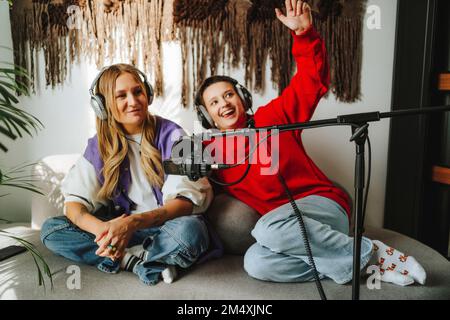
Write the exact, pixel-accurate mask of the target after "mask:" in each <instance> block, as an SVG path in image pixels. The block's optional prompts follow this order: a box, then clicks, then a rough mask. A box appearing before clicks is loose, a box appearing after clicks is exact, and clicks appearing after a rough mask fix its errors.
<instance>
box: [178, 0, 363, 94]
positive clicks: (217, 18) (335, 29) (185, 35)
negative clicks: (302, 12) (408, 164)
mask: <svg viewBox="0 0 450 320" xmlns="http://www.w3.org/2000/svg"><path fill="white" fill-rule="evenodd" d="M308 2H309V3H310V5H311V7H312V8H313V16H314V24H315V27H316V29H317V30H318V32H319V33H320V34H321V35H322V37H323V38H324V40H325V42H326V47H327V50H328V54H329V60H330V68H331V92H333V93H334V94H335V95H336V98H337V100H338V101H342V102H355V101H357V100H359V99H360V96H361V87H360V83H361V79H360V78H361V64H362V31H363V30H362V25H363V18H364V13H365V4H366V0H310V1H308ZM284 6H285V1H284V0H252V1H250V0H175V3H174V20H175V24H176V26H177V28H178V29H179V30H180V33H179V37H180V40H181V47H182V52H183V57H188V56H189V54H190V55H191V57H192V61H189V59H184V60H183V63H184V66H183V71H184V81H183V101H184V102H185V103H186V101H187V99H188V94H189V93H190V92H192V91H194V92H195V89H196V88H197V87H198V86H199V85H200V83H201V81H202V79H205V77H206V76H207V73H209V75H211V74H217V73H218V72H219V73H221V71H222V70H220V71H219V70H217V68H218V66H219V62H221V63H223V65H222V66H227V67H238V66H239V65H240V63H241V62H242V63H243V65H244V66H245V85H246V86H247V87H248V88H249V89H251V90H252V91H255V92H264V89H265V88H264V83H265V80H266V79H265V74H266V72H265V67H266V62H267V59H270V60H271V79H270V80H271V82H272V83H273V84H274V86H275V87H277V88H278V91H279V93H281V91H282V90H283V89H284V88H285V87H286V86H287V85H288V83H289V80H290V78H291V76H292V74H293V71H294V68H295V66H294V64H293V59H292V56H291V52H290V49H289V48H291V46H292V37H291V35H290V33H289V32H287V30H286V27H284V26H283V25H282V23H280V22H279V21H278V19H276V17H275V13H274V11H275V8H276V7H278V8H284ZM190 65H192V70H190V69H189V67H190ZM208 71H209V72H208ZM191 77H193V81H191V80H190V79H191ZM190 83H193V86H194V87H193V88H190V87H189V84H190ZM191 89H192V90H191Z"/></svg>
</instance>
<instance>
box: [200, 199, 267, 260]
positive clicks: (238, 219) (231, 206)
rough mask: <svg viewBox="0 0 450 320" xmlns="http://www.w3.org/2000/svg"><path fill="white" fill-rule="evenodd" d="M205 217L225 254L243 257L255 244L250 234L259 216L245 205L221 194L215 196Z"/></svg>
mask: <svg viewBox="0 0 450 320" xmlns="http://www.w3.org/2000/svg"><path fill="white" fill-rule="evenodd" d="M206 215H207V217H208V220H209V222H210V223H211V225H212V226H213V228H214V229H215V231H216V232H217V234H218V236H219V238H220V239H221V240H222V243H223V246H224V250H225V253H228V254H235V255H243V254H244V253H245V252H246V251H247V249H248V248H249V247H250V246H251V245H252V244H253V243H255V238H253V237H252V235H251V234H250V232H251V231H252V229H253V228H254V227H255V224H256V222H257V221H258V219H259V218H260V217H261V215H260V214H258V213H257V212H256V211H255V210H254V209H252V208H250V207H249V206H247V205H246V204H245V203H243V202H241V201H239V200H237V199H236V198H233V197H231V196H230V195H228V194H225V193H221V194H218V195H216V197H215V198H214V200H213V202H212V203H211V206H210V207H209V209H208V211H207V212H206Z"/></svg>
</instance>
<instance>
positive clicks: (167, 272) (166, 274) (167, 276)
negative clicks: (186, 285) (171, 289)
mask: <svg viewBox="0 0 450 320" xmlns="http://www.w3.org/2000/svg"><path fill="white" fill-rule="evenodd" d="M177 275H178V274H177V268H176V267H175V266H172V265H168V266H167V268H166V269H164V270H163V272H161V276H162V278H163V281H164V282H165V283H172V282H173V281H174V280H175V279H176V278H177Z"/></svg>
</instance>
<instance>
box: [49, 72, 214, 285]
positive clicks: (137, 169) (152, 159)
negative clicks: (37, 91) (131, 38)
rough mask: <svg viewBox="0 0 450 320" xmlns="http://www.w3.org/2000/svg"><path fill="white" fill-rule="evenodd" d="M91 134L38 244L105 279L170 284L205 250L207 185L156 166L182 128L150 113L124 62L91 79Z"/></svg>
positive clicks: (149, 94) (145, 94)
mask: <svg viewBox="0 0 450 320" xmlns="http://www.w3.org/2000/svg"><path fill="white" fill-rule="evenodd" d="M90 94H91V106H92V107H93V109H94V112H95V114H96V115H97V119H96V127H97V135H96V136H95V137H93V138H91V139H89V141H88V145H87V148H86V150H85V152H84V154H83V156H82V157H80V159H79V160H78V161H77V163H76V164H75V166H74V167H73V168H72V169H71V170H70V172H69V173H68V175H67V176H66V178H65V179H64V181H63V185H62V192H63V195H64V197H65V207H64V216H60V217H55V218H50V219H48V220H47V221H46V222H45V223H44V225H43V227H42V230H41V240H42V242H43V243H44V245H45V246H46V247H47V248H48V249H50V250H51V251H52V252H54V253H56V254H59V255H62V256H64V257H66V258H68V259H70V260H72V261H75V262H80V263H85V264H89V265H94V266H96V267H97V268H98V269H99V270H101V271H104V272H107V273H117V272H119V270H127V271H132V272H133V273H135V274H136V275H137V276H138V277H139V279H140V280H141V281H142V282H143V283H145V284H147V285H153V284H156V283H157V282H158V281H159V280H160V279H164V281H165V282H168V283H170V282H172V281H173V280H174V278H175V276H176V268H175V266H179V267H182V268H187V267H189V266H191V265H192V264H193V263H194V262H196V261H197V260H198V258H199V257H200V256H201V255H202V254H204V253H205V252H206V251H207V249H208V246H209V236H208V230H207V227H206V225H205V223H204V220H203V219H202V217H201V216H200V215H198V214H200V213H202V212H204V211H205V210H206V209H207V207H208V206H209V204H210V203H211V200H212V189H211V186H210V185H209V183H208V181H207V180H206V179H203V180H199V181H197V182H191V181H189V180H188V179H187V178H180V177H177V176H165V175H164V172H163V168H162V161H163V160H165V159H167V158H169V157H170V153H171V148H172V145H173V143H174V142H175V141H176V140H177V139H178V138H179V137H180V136H181V135H183V134H184V132H183V130H182V129H181V128H180V127H179V126H178V125H176V124H175V123H173V122H172V121H169V120H167V119H163V118H161V117H157V116H155V115H152V114H151V113H149V112H148V106H149V105H150V104H151V102H152V99H153V91H152V87H151V86H150V84H149V83H148V81H147V79H146V77H145V75H144V74H143V73H142V72H141V71H139V70H138V69H136V68H134V67H133V66H130V65H126V64H116V65H112V66H110V67H107V68H104V69H103V70H102V71H101V72H100V73H99V75H98V76H97V78H96V79H95V80H94V82H93V84H92V86H91V89H90Z"/></svg>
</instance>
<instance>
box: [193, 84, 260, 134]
mask: <svg viewBox="0 0 450 320" xmlns="http://www.w3.org/2000/svg"><path fill="white" fill-rule="evenodd" d="M222 81H223V82H228V83H231V84H232V85H233V87H234V89H235V91H236V93H237V94H238V96H239V98H241V100H242V103H243V104H244V109H245V111H248V110H249V109H251V108H252V104H253V99H252V95H251V93H250V92H249V91H248V90H247V88H245V87H244V86H243V85H241V84H239V82H238V81H237V80H235V79H233V78H231V77H227V76H212V77H209V78H207V79H206V80H205V81H203V83H202V85H201V86H200V88H199V89H198V91H197V94H196V95H195V101H194V105H195V111H196V113H197V117H198V119H199V120H200V122H201V123H202V126H203V127H204V128H205V129H211V128H215V127H216V126H215V125H214V121H213V119H212V118H211V116H210V115H209V113H208V111H207V110H206V107H205V106H204V105H203V103H202V100H203V97H202V96H203V93H204V92H205V90H206V88H208V87H209V86H210V85H212V84H214V83H217V82H222Z"/></svg>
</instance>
